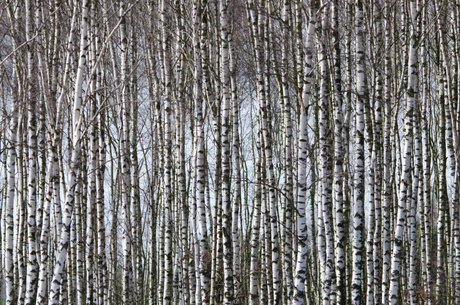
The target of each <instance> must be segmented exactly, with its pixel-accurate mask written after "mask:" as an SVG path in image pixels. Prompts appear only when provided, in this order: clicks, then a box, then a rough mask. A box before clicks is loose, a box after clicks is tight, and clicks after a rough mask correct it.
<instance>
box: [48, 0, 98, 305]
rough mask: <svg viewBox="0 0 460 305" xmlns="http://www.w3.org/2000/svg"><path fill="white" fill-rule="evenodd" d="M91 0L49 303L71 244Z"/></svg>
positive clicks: (86, 8)
mask: <svg viewBox="0 0 460 305" xmlns="http://www.w3.org/2000/svg"><path fill="white" fill-rule="evenodd" d="M89 4H90V1H89V0H85V1H84V2H83V4H82V22H81V38H80V53H79V60H78V68H77V76H76V80H75V92H74V105H73V111H72V131H73V138H72V144H73V149H72V155H71V171H70V172H69V183H68V185H67V198H66V203H65V210H64V219H63V226H62V230H61V232H60V237H59V248H58V254H57V257H56V264H55V267H54V272H53V279H52V281H51V287H50V297H49V303H48V304H49V305H55V304H58V302H59V295H60V291H61V285H62V279H63V272H64V269H63V268H64V266H65V260H66V255H67V248H68V246H69V236H70V224H71V217H72V209H73V206H74V200H75V197H74V193H75V185H76V183H77V181H76V177H77V170H78V168H79V155H80V135H81V131H80V126H81V106H82V83H83V68H84V65H85V62H86V50H87V46H88V43H87V40H88V38H87V33H88V20H87V19H88V11H89Z"/></svg>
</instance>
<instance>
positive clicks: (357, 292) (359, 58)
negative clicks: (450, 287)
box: [351, 0, 365, 305]
mask: <svg viewBox="0 0 460 305" xmlns="http://www.w3.org/2000/svg"><path fill="white" fill-rule="evenodd" d="M355 6H356V11H355V18H356V21H355V26H356V64H357V67H356V91H357V101H356V109H355V128H356V129H355V155H356V157H355V174H354V194H353V195H354V207H353V270H352V283H351V285H352V295H351V298H352V304H354V305H359V304H361V303H362V302H363V300H362V266H363V230H364V113H363V104H364V98H365V97H364V93H365V67H364V64H365V63H364V56H365V54H364V33H363V31H364V29H363V3H362V1H361V0H356V3H355Z"/></svg>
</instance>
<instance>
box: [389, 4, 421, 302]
mask: <svg viewBox="0 0 460 305" xmlns="http://www.w3.org/2000/svg"><path fill="white" fill-rule="evenodd" d="M415 9H416V7H415V1H411V3H410V14H411V17H412V27H411V43H410V47H409V64H408V68H409V70H408V83H407V102H406V117H405V118H404V125H405V133H404V137H405V143H404V155H403V158H404V160H403V164H402V173H401V183H400V189H399V202H398V209H397V215H396V221H395V234H394V247H393V253H392V256H391V272H390V276H391V283H390V291H389V302H390V304H392V305H394V304H396V303H397V302H398V297H399V291H398V286H399V277H400V272H401V271H400V270H401V266H400V264H401V256H402V251H403V234H404V227H405V223H406V204H407V200H408V198H407V196H408V193H407V192H408V189H409V187H410V184H409V180H410V174H411V173H410V170H411V155H412V142H413V135H412V130H413V122H412V121H413V112H414V102H415V98H416V94H417V81H418V78H417V77H418V72H417V71H418V67H417V57H416V56H417V54H416V42H417V41H416V39H417V37H416V35H417V32H416V28H415V27H416V11H415Z"/></svg>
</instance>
